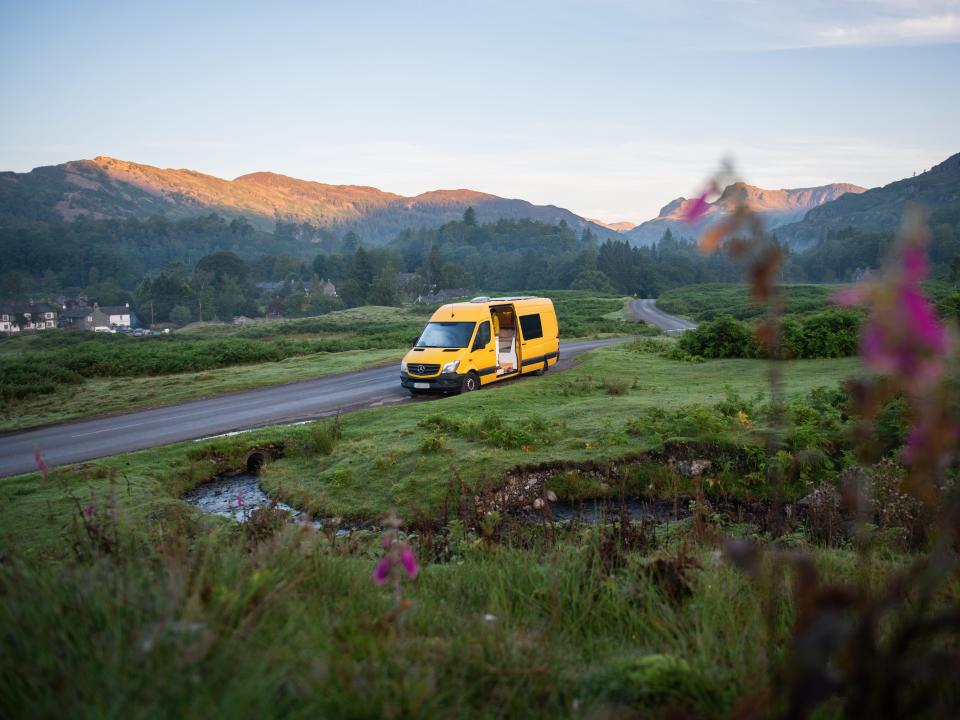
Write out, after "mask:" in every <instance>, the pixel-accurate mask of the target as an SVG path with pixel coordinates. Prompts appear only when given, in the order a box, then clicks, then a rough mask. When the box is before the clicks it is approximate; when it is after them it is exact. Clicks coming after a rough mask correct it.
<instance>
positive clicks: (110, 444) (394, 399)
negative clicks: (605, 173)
mask: <svg viewBox="0 0 960 720" xmlns="http://www.w3.org/2000/svg"><path fill="white" fill-rule="evenodd" d="M621 341H622V338H611V339H605V340H587V341H582V342H565V343H562V344H561V347H560V361H559V362H558V363H557V365H556V366H554V368H551V371H552V370H554V369H563V368H564V367H566V366H569V363H570V360H571V358H573V357H574V356H576V355H578V354H580V353H583V352H586V351H587V350H593V349H594V348H597V347H600V346H601V345H608V344H610V343H615V342H621ZM512 382H536V379H535V378H532V377H529V376H528V377H526V378H518V379H517V380H508V381H506V382H505V383H504V384H509V383H512ZM498 385H499V384H498ZM494 387H497V386H494ZM481 392H486V390H481ZM430 401H431V400H430V399H427V398H417V399H413V398H411V397H410V396H409V394H408V393H407V391H406V390H404V389H402V388H401V387H400V368H399V358H398V360H397V364H396V365H390V366H388V367H377V368H371V369H369V370H360V371H357V372H352V373H343V374H339V375H328V376H326V377H322V378H318V379H316V380H305V381H303V382H297V383H290V384H288V385H274V386H272V387H265V388H259V389H257V390H246V391H243V392H236V393H230V394H227V395H219V396H217V397H212V398H207V399H204V400H193V401H191V402H187V403H183V404H180V405H168V406H166V407H159V408H154V409H151V410H140V411H136V412H131V413H126V414H123V415H111V416H107V417H99V418H94V419H92V420H81V421H78V422H72V423H65V424H62V425H51V426H48V427H43V428H37V429H35V430H26V431H23V432H16V433H9V434H5V435H0V476H6V475H16V474H19V473H24V472H29V471H31V470H34V469H35V464H34V451H35V449H37V448H39V449H40V450H41V451H42V453H43V458H44V460H45V461H46V463H47V464H48V465H49V466H51V467H53V466H55V465H66V464H69V463H76V462H81V461H84V460H92V459H94V458H99V457H105V456H107V455H116V454H117V453H124V452H130V451H132V450H142V449H144V448H150V447H157V446H159V445H168V444H170V443H175V442H181V441H183V440H193V439H196V438H202V437H209V436H211V435H220V434H222V433H228V432H233V431H236V430H247V429H250V428H255V427H262V426H265V425H278V424H282V423H290V422H296V421H299V420H309V419H313V418H318V417H326V416H330V415H335V414H337V413H342V412H347V411H350V410H358V409H361V408H365V407H379V406H383V405H390V404H394V403H405V402H430Z"/></svg>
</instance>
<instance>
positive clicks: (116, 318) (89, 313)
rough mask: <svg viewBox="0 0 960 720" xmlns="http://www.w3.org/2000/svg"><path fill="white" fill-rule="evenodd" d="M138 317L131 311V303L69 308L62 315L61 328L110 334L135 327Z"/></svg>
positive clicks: (95, 304)
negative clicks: (110, 332)
mask: <svg viewBox="0 0 960 720" xmlns="http://www.w3.org/2000/svg"><path fill="white" fill-rule="evenodd" d="M135 320H136V315H134V314H133V313H132V312H131V311H130V303H126V304H124V305H104V306H103V307H100V306H99V305H97V303H94V304H93V307H67V308H64V309H63V310H62V311H61V313H60V327H75V328H79V329H81V330H93V331H94V332H109V331H111V330H117V329H121V328H130V327H133V325H134V322H135Z"/></svg>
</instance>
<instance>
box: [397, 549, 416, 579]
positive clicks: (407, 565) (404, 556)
mask: <svg viewBox="0 0 960 720" xmlns="http://www.w3.org/2000/svg"><path fill="white" fill-rule="evenodd" d="M400 562H401V563H403V569H404V570H406V571H407V575H409V576H410V577H411V578H415V577H416V576H417V573H419V572H420V566H419V565H418V564H417V556H416V555H414V554H413V550H411V549H410V548H409V547H405V548H403V550H401V551H400Z"/></svg>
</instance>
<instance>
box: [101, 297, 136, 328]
mask: <svg viewBox="0 0 960 720" xmlns="http://www.w3.org/2000/svg"><path fill="white" fill-rule="evenodd" d="M94 307H96V305H94ZM100 312H102V313H103V314H104V315H106V316H107V325H108V326H109V327H112V328H128V327H131V326H132V324H133V323H131V321H130V318H131V313H130V303H124V304H123V305H104V306H101V307H100Z"/></svg>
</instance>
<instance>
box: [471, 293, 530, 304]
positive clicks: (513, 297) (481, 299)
mask: <svg viewBox="0 0 960 720" xmlns="http://www.w3.org/2000/svg"><path fill="white" fill-rule="evenodd" d="M542 299H543V298H541V297H540V296H539V295H509V296H507V297H487V296H485V295H481V296H480V297H475V298H474V299H473V300H471V301H470V302H472V303H494V302H511V301H513V300H542Z"/></svg>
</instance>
